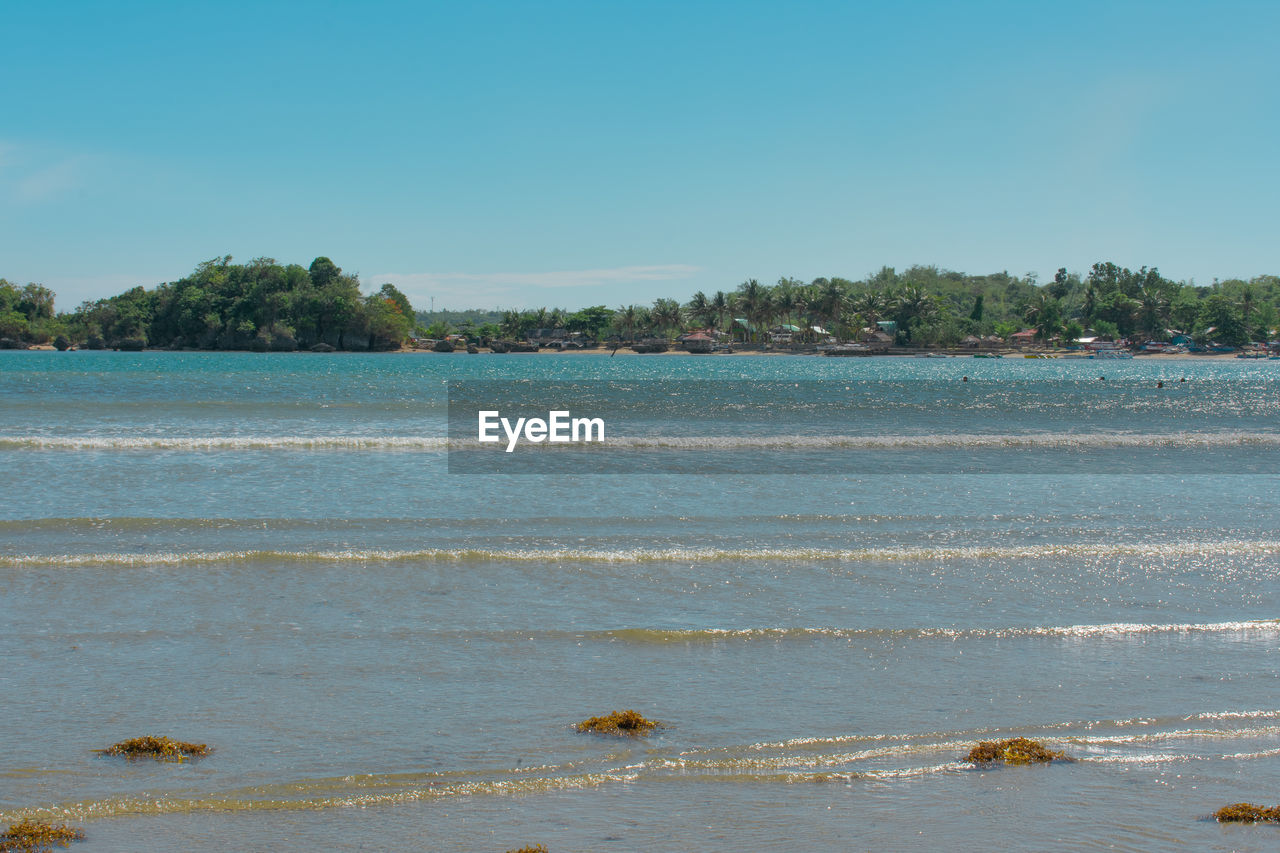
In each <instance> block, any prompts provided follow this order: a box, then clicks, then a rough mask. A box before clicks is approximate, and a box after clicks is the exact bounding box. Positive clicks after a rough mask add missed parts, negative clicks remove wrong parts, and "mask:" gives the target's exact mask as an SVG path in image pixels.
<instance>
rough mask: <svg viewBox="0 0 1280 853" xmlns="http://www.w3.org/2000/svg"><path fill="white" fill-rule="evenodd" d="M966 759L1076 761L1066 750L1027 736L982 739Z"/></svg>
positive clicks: (1037, 761)
mask: <svg viewBox="0 0 1280 853" xmlns="http://www.w3.org/2000/svg"><path fill="white" fill-rule="evenodd" d="M965 760H966V761H972V762H973V763H974V764H991V763H993V762H996V761H1002V762H1004V763H1005V764H1046V763H1048V762H1050V761H1074V760H1075V759H1074V758H1071V757H1070V756H1068V755H1067V754H1066V753H1065V752H1058V751H1057V750H1054V749H1048V748H1046V747H1045V745H1044V744H1042V743H1040V741H1038V740H1030V739H1029V738H1025V737H1012V738H1008V739H1007V740H1000V741H992V740H984V741H981V742H980V743H979V744H978V745H977V746H975V747H974V748H973V749H971V750H969V755H968V756H967V757H966V758H965Z"/></svg>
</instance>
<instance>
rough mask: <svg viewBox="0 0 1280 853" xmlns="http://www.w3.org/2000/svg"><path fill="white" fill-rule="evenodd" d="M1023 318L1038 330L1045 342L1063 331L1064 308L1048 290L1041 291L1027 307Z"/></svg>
mask: <svg viewBox="0 0 1280 853" xmlns="http://www.w3.org/2000/svg"><path fill="white" fill-rule="evenodd" d="M1023 318H1024V319H1025V320H1026V321H1027V323H1028V324H1030V325H1031V326H1033V327H1034V328H1035V330H1036V337H1037V338H1038V339H1039V340H1040V341H1041V342H1042V343H1043V342H1045V341H1048V340H1049V339H1050V338H1052V337H1054V336H1055V335H1057V334H1058V333H1059V332H1061V331H1062V308H1061V306H1059V305H1058V300H1056V299H1054V298H1053V297H1052V296H1051V295H1050V294H1049V292H1048V291H1044V290H1042V291H1040V293H1038V294H1037V295H1036V298H1035V299H1033V300H1032V301H1031V302H1030V303H1029V304H1028V305H1027V307H1026V310H1025V311H1024V312H1023Z"/></svg>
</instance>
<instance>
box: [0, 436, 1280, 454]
mask: <svg viewBox="0 0 1280 853" xmlns="http://www.w3.org/2000/svg"><path fill="white" fill-rule="evenodd" d="M505 446H506V445H505V444H503V443H502V442H498V443H497V444H480V443H479V442H478V441H474V440H470V439H458V438H453V439H450V438H446V437H444V436H406V435H337V436H324V435H290V436H265V435H264V436H240V435H221V436H154V435H152V436H147V435H142V436H140V435H115V436H74V435H73V436H57V435H7V436H0V450H67V451H76V450H84V451H144V450H167V451H192V452H208V451H219V450H347V451H351V450H363V451H378V450H429V451H444V450H451V449H454V450H468V451H475V450H483V451H491V452H503V451H504V450H505ZM1239 446H1257V447H1280V433H1273V432H1244V431H1223V432H1170V433H1146V432H1087V433H1076V432H1040V433H1001V434H985V433H947V434H928V435H687V436H682V435H654V436H625V435H624V436H618V435H610V436H609V437H608V438H607V439H606V440H605V441H601V442H592V443H588V444H580V443H569V444H561V445H549V444H539V445H536V446H534V445H530V447H534V448H536V449H537V450H539V451H548V450H550V451H556V450H560V451H582V450H591V451H600V450H606V451H607V450H701V451H735V450H828V449H830V450H840V449H847V450H913V449H914V450H928V449H1000V448H1007V449H1046V448H1047V449H1055V448H1058V449H1074V450H1087V449H1106V448H1140V447H1167V448H1184V449H1195V448H1213V447H1239Z"/></svg>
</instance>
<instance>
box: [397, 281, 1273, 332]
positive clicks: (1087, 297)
mask: <svg viewBox="0 0 1280 853" xmlns="http://www.w3.org/2000/svg"><path fill="white" fill-rule="evenodd" d="M419 320H420V322H421V323H422V324H423V325H424V326H427V327H428V328H427V329H426V332H427V334H429V335H430V336H432V337H444V336H445V335H446V334H449V333H453V332H456V333H461V334H464V335H466V336H468V337H470V338H483V337H506V338H512V339H523V338H527V337H529V336H530V335H531V334H533V333H534V332H535V330H538V329H547V328H551V329H564V330H565V331H568V332H575V331H578V332H582V333H584V334H586V335H588V336H591V337H595V338H598V339H600V338H607V337H613V338H617V339H619V340H623V341H628V340H635V339H637V338H643V337H669V336H671V335H673V334H677V333H679V332H681V331H687V330H690V329H695V328H697V329H706V328H714V329H719V330H722V331H731V330H734V331H736V334H737V335H738V336H739V337H741V338H742V339H745V340H755V341H759V340H761V339H762V337H763V335H764V333H765V331H766V330H768V329H769V328H776V327H778V326H791V327H794V328H795V329H797V330H798V331H796V332H795V336H798V337H799V338H801V339H807V340H816V339H817V338H819V337H822V336H824V335H830V336H834V337H836V338H837V339H839V340H849V339H854V338H856V337H858V336H859V335H860V334H861V332H862V331H863V330H864V329H867V328H874V327H876V324H877V323H879V322H880V321H886V320H887V321H892V322H893V324H894V325H893V327H891V328H894V330H895V335H896V340H895V342H896V343H897V344H900V345H909V346H954V345H955V344H958V343H959V342H960V341H961V340H963V339H964V338H965V337H967V336H969V335H973V336H976V337H986V336H991V335H994V336H996V337H999V338H1003V339H1007V338H1008V337H1010V336H1011V335H1013V334H1014V333H1015V332H1018V331H1021V330H1027V329H1029V330H1031V331H1033V332H1034V334H1035V337H1036V338H1037V339H1039V340H1041V341H1042V342H1048V341H1051V340H1054V339H1057V340H1059V341H1062V342H1066V343H1070V342H1071V341H1074V340H1076V339H1078V338H1080V337H1082V336H1083V335H1084V334H1085V333H1086V332H1091V333H1093V334H1095V335H1100V336H1106V337H1112V338H1135V337H1136V338H1141V339H1143V340H1157V341H1168V340H1169V339H1170V338H1171V337H1172V336H1173V335H1174V334H1177V333H1181V334H1186V335H1189V336H1191V337H1193V338H1194V339H1195V340H1197V341H1200V342H1205V343H1208V342H1210V341H1213V342H1218V343H1223V344H1227V345H1230V346H1240V345H1241V344H1244V343H1247V342H1248V341H1251V340H1268V339H1271V338H1274V336H1275V334H1276V326H1277V323H1278V320H1280V277H1277V276H1273V275H1263V276H1258V277H1256V278H1253V279H1251V280H1249V281H1244V280H1241V279H1229V280H1226V281H1222V282H1219V281H1214V282H1213V283H1212V284H1211V285H1207V286H1196V285H1194V284H1191V283H1186V282H1176V281H1172V280H1170V279H1167V278H1165V277H1164V276H1162V275H1160V272H1159V270H1157V269H1156V268H1155V267H1151V268H1147V267H1145V266H1144V267H1142V268H1140V269H1138V270H1136V271H1135V270H1130V269H1127V268H1125V267H1120V266H1117V265H1116V264H1114V263H1111V262H1100V263H1096V264H1094V265H1093V266H1092V267H1091V268H1090V270H1089V272H1088V273H1087V274H1085V275H1084V276H1081V275H1079V274H1075V273H1068V272H1067V271H1066V269H1065V268H1063V269H1059V270H1058V271H1057V273H1056V274H1055V275H1054V277H1053V280H1052V281H1051V282H1047V283H1045V284H1043V285H1041V284H1039V283H1038V282H1037V280H1036V276H1035V275H1033V274H1028V275H1025V276H1012V275H1010V274H1009V273H1007V272H1001V273H995V274H991V275H966V274H964V273H959V272H953V271H950V270H942V269H939V268H938V267H935V266H914V267H911V268H910V269H907V270H905V271H904V272H901V273H899V272H897V271H896V270H895V269H894V268H892V267H883V268H882V269H880V271H879V272H877V273H875V274H874V275H871V276H868V277H867V278H865V279H862V280H858V281H854V280H850V279H845V278H840V277H833V278H817V279H814V280H813V281H810V282H804V281H801V280H799V279H795V278H785V277H784V278H781V279H779V280H778V282H777V283H776V284H773V285H767V284H762V283H761V282H759V281H758V280H756V279H748V280H747V281H744V282H742V284H740V285H739V286H738V287H737V288H736V289H734V290H731V291H723V290H718V291H715V292H714V293H712V294H710V295H708V294H707V293H705V292H703V291H698V292H696V293H694V294H693V296H692V297H690V299H689V300H688V301H687V302H684V303H681V302H679V301H678V300H675V299H657V300H655V301H654V302H653V304H652V305H648V306H646V305H623V306H620V307H618V308H615V309H609V308H606V307H605V306H603V305H597V306H592V307H590V308H584V309H582V310H580V311H576V312H569V311H565V310H563V309H560V308H555V309H551V310H548V309H547V308H538V309H533V310H525V311H515V310H508V311H504V312H451V313H450V314H449V315H447V316H441V315H439V314H435V315H426V314H423V315H419ZM738 320H743V321H745V324H743V323H736V322H735V321H738Z"/></svg>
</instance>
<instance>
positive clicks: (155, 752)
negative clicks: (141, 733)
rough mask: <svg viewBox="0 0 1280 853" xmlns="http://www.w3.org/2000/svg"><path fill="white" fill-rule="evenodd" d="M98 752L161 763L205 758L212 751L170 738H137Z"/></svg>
mask: <svg viewBox="0 0 1280 853" xmlns="http://www.w3.org/2000/svg"><path fill="white" fill-rule="evenodd" d="M98 752H100V753H102V754H103V755H123V756H124V757H125V758H130V759H132V758H155V759H158V760H160V761H186V760H187V759H188V758H203V757H204V756H206V755H208V754H209V752H210V749H209V747H208V746H207V745H205V744H203V743H183V742H182V741H180V740H174V739H173V738H170V737H153V736H151V735H147V736H146V737H135V738H130V739H129V740H122V741H120V742H119V743H116V744H112V745H111V746H109V747H107V748H106V749H100V750H98Z"/></svg>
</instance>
